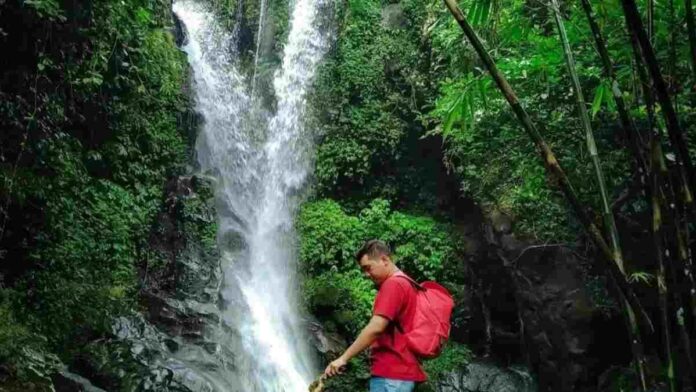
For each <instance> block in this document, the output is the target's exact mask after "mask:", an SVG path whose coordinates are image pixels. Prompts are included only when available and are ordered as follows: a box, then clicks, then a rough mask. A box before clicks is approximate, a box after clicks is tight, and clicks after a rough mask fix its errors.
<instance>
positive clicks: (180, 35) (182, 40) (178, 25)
mask: <svg viewBox="0 0 696 392" xmlns="http://www.w3.org/2000/svg"><path fill="white" fill-rule="evenodd" d="M172 19H173V20H174V27H173V28H172V34H173V35H174V42H176V46H178V47H182V46H184V45H186V44H187V43H188V32H187V31H186V27H184V24H183V23H182V22H181V19H179V17H178V16H177V15H176V14H175V13H173V12H172Z"/></svg>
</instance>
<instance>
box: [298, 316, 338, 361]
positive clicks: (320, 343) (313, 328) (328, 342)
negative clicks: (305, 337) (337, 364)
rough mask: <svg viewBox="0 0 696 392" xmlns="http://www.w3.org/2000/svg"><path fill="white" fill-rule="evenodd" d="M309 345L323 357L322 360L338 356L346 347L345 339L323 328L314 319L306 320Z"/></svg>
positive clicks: (329, 359)
mask: <svg viewBox="0 0 696 392" xmlns="http://www.w3.org/2000/svg"><path fill="white" fill-rule="evenodd" d="M307 329H308V331H309V335H310V339H311V342H310V343H311V345H312V346H313V347H314V349H315V350H316V351H317V352H318V353H319V354H320V355H321V356H322V357H323V358H322V359H323V360H324V362H329V361H332V360H334V359H336V358H338V357H339V356H340V355H341V354H343V351H345V349H346V348H347V347H348V344H347V342H346V339H345V338H344V337H343V336H341V335H339V334H337V333H335V332H329V331H327V330H326V329H324V326H323V325H321V324H320V323H318V322H316V321H308V322H307Z"/></svg>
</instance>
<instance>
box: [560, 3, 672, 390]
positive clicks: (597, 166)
mask: <svg viewBox="0 0 696 392" xmlns="http://www.w3.org/2000/svg"><path fill="white" fill-rule="evenodd" d="M551 8H552V12H553V15H554V20H555V22H556V27H557V28H558V35H559V37H560V39H561V44H562V46H563V55H564V57H565V61H566V66H567V68H568V73H569V74H570V78H571V80H572V82H573V89H574V90H575V101H576V104H577V108H578V113H579V115H580V120H581V123H582V126H583V128H584V131H585V142H586V143H587V150H588V152H589V154H590V160H591V161H592V166H593V167H594V170H595V176H596V180H597V184H598V185H599V193H600V198H601V201H602V217H603V219H604V229H605V232H606V233H607V234H608V236H609V240H610V246H611V250H612V253H613V255H614V262H616V263H617V265H618V267H619V269H620V270H621V272H622V273H624V274H625V266H624V262H623V254H622V252H621V244H620V242H619V232H618V230H617V228H616V222H615V221H614V214H613V213H612V211H611V207H610V204H609V196H608V195H607V188H606V182H605V180H604V172H603V170H602V166H601V163H600V161H599V154H598V153H597V145H596V143H595V139H594V134H593V132H592V124H591V123H590V116H589V114H588V113H587V104H586V103H585V97H584V95H583V91H582V86H581V85H580V78H579V77H578V73H577V70H576V67H575V58H574V56H573V52H572V50H571V48H570V43H569V42H568V35H567V33H566V30H565V25H564V23H563V19H562V17H561V11H560V8H559V5H558V1H557V0H551ZM623 309H624V312H625V313H626V314H625V317H626V319H627V321H628V331H629V334H630V339H631V349H632V350H631V351H632V352H633V357H634V359H635V366H636V370H637V372H638V376H639V379H640V387H641V390H642V391H646V390H647V377H646V372H645V358H644V355H643V352H644V350H643V344H642V341H641V339H640V331H639V329H638V326H637V324H636V320H635V316H634V315H633V314H631V313H630V305H629V304H627V303H626V304H624V306H623ZM672 392H673V391H672Z"/></svg>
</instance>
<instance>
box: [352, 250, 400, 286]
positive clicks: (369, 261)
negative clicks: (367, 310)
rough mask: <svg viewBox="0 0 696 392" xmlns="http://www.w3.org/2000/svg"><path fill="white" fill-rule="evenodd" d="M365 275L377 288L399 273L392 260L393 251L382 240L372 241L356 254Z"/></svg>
mask: <svg viewBox="0 0 696 392" xmlns="http://www.w3.org/2000/svg"><path fill="white" fill-rule="evenodd" d="M355 260H356V261H357V262H358V264H359V265H360V269H362V271H363V274H365V276H366V277H368V278H370V279H371V280H372V281H373V282H374V283H375V285H377V287H379V286H380V285H381V284H382V282H384V281H385V280H387V278H388V277H390V276H391V275H392V274H394V272H396V271H397V268H396V265H394V262H393V261H392V259H391V249H389V246H388V245H387V244H385V243H384V242H382V241H380V240H370V241H367V242H366V243H365V245H363V246H362V248H360V250H358V253H356V254H355Z"/></svg>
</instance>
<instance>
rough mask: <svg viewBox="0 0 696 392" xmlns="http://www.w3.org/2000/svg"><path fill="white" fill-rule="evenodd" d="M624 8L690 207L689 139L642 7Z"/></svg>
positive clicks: (624, 1) (630, 3)
mask: <svg viewBox="0 0 696 392" xmlns="http://www.w3.org/2000/svg"><path fill="white" fill-rule="evenodd" d="M621 5H622V7H623V10H624V17H625V19H626V26H627V28H628V30H629V34H631V35H634V36H635V37H636V40H637V41H638V44H639V45H640V49H641V55H642V58H643V60H644V61H645V65H646V67H647V69H648V73H649V75H650V78H651V79H652V86H653V89H654V91H655V94H656V95H657V101H658V103H659V104H660V108H662V114H663V115H664V117H665V124H666V126H667V134H668V135H669V140H670V144H671V145H672V148H673V149H674V151H675V155H676V160H677V165H678V167H679V171H680V176H681V177H682V178H683V180H682V181H683V184H682V197H683V198H684V200H685V201H686V202H687V204H690V203H691V202H692V201H693V193H692V189H694V184H695V183H696V179H695V176H696V173H694V170H693V165H692V164H691V158H690V157H689V150H688V147H687V142H686V138H685V136H684V133H683V132H682V129H681V126H680V125H679V120H678V118H677V113H676V112H675V111H674V106H672V101H671V99H670V97H669V93H668V92H667V86H666V84H665V80H664V78H663V77H662V72H661V71H660V66H659V64H658V62H657V57H656V56H655V52H654V50H653V47H652V44H651V43H650V39H649V37H648V35H647V34H646V33H645V29H644V28H643V21H642V20H641V18H640V13H639V12H638V7H637V6H636V3H635V1H634V0H621Z"/></svg>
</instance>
